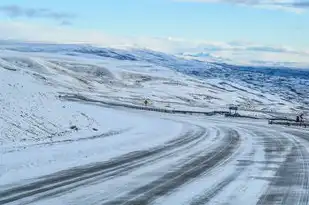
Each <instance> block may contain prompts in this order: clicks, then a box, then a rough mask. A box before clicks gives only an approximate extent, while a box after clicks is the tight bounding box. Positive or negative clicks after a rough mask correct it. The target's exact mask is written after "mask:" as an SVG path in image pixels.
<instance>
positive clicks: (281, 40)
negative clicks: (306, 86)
mask: <svg viewBox="0 0 309 205" xmlns="http://www.w3.org/2000/svg"><path fill="white" fill-rule="evenodd" d="M196 1H199V2H196ZM196 1H194V0H187V1H186V0H185V1H184V0H182V1H180V0H178V1H177V0H87V1H77V0H65V1H64V0H50V1H41V0H2V1H1V2H0V21H1V22H2V23H6V24H9V23H15V22H20V23H22V24H29V25H43V26H50V27H59V25H60V24H63V25H62V26H63V27H68V28H69V29H74V30H83V31H85V30H92V31H94V30H95V31H98V32H102V33H104V34H108V35H111V36H113V35H117V36H131V37H162V38H166V37H174V38H181V39H186V40H188V41H195V40H199V41H207V42H227V43H229V44H230V45H232V44H233V42H250V43H255V44H259V45H272V46H279V47H281V46H288V47H291V48H294V49H302V50H308V49H309V37H308V36H309V12H307V9H308V10H309V4H307V3H308V2H307V3H306V0H304V1H299V0H298V1H296V0H273V1H271V0H261V1H259V0H257V1H255V2H256V3H255V4H252V3H250V2H252V0H251V1H250V0H247V3H246V1H245V0H244V1H242V2H245V3H243V5H239V4H237V2H239V1H236V0H229V1H227V0H204V1H203V0H196ZM210 2H211V3H210ZM225 2H229V3H225ZM233 2H235V3H233ZM259 2H260V3H259ZM263 2H264V3H263ZM265 2H266V3H265ZM267 2H268V3H267ZM269 2H272V3H269ZM273 2H275V4H274V3H273ZM283 2H285V3H283ZM297 2H298V4H297ZM299 2H303V4H299ZM266 4H267V5H266ZM39 9H46V10H43V11H37V10H39Z"/></svg>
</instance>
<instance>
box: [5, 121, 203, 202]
mask: <svg viewBox="0 0 309 205" xmlns="http://www.w3.org/2000/svg"><path fill="white" fill-rule="evenodd" d="M206 134H207V129H205V128H203V127H197V126H195V128H194V129H193V128H192V129H191V130H189V131H188V132H186V133H184V134H182V135H180V136H179V137H177V138H175V139H173V140H171V141H169V142H167V143H166V144H164V145H161V146H158V147H154V148H151V149H149V150H144V151H135V152H131V153H128V154H126V155H122V156H120V157H117V158H114V159H111V160H109V161H107V162H100V163H95V164H91V165H86V166H81V167H75V168H72V169H68V170H64V171H60V172H57V173H54V174H52V175H48V176H44V177H40V178H38V179H36V180H35V181H34V182H32V183H29V184H24V185H19V186H12V187H11V188H9V189H5V190H1V189H0V204H5V203H9V202H13V201H17V200H21V199H24V198H27V197H34V196H36V195H40V194H42V193H46V192H50V191H54V190H56V189H60V188H64V187H65V186H68V185H73V184H74V183H80V182H83V181H84V182H86V181H87V180H91V179H94V178H96V177H99V176H103V178H105V179H106V178H108V176H109V177H113V176H117V175H119V174H121V173H125V172H129V171H132V170H134V169H135V168H137V167H140V166H142V165H144V164H147V163H149V162H150V161H151V160H152V161H154V160H160V159H162V158H164V157H166V156H167V155H171V154H176V153H178V152H181V151H182V148H183V149H185V148H186V147H187V146H190V145H192V144H194V143H197V142H199V141H200V140H202V139H203V140H204V139H205V136H206ZM192 146H193V145H192ZM160 155H161V156H160ZM86 183H88V181H87V182H86ZM80 185H85V184H80ZM77 186H78V185H77ZM73 187H74V186H73ZM73 187H72V188H73ZM72 188H70V189H72ZM56 192H57V191H56ZM48 195H49V196H50V194H48Z"/></svg>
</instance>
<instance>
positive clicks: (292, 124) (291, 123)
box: [268, 118, 309, 127]
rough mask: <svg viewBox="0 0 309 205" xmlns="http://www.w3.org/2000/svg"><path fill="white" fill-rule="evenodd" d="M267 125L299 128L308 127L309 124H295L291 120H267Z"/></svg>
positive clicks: (304, 122)
mask: <svg viewBox="0 0 309 205" xmlns="http://www.w3.org/2000/svg"><path fill="white" fill-rule="evenodd" d="M268 124H276V125H287V126H300V127H309V122H306V121H303V122H296V121H295V120H291V119H279V118H278V119H275V118H273V119H269V120H268Z"/></svg>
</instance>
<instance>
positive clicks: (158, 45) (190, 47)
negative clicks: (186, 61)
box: [0, 21, 309, 65]
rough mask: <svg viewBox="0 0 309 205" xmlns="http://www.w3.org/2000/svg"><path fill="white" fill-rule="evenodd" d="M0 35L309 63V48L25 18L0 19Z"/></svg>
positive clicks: (234, 57) (255, 59)
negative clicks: (134, 33) (115, 31)
mask: <svg viewBox="0 0 309 205" xmlns="http://www.w3.org/2000/svg"><path fill="white" fill-rule="evenodd" d="M0 30H1V32H0V39H4V40H5V39H6V40H8V39H10V40H21V41H36V42H45V43H46V42H47V43H78V44H79V43H83V44H92V45H96V46H103V47H116V46H117V47H119V46H121V47H122V46H128V47H139V48H148V49H152V50H157V51H163V52H168V53H180V52H187V53H199V52H204V53H209V54H211V55H212V56H217V57H221V58H226V59H231V60H232V61H234V62H240V63H245V62H251V61H276V62H278V61H281V62H299V63H306V64H307V65H309V51H306V50H297V49H293V48H290V47H287V46H269V45H258V44H253V43H249V42H231V43H226V42H208V41H197V40H196V41H194V40H186V39H181V38H174V37H167V38H157V37H123V36H115V35H107V34H105V33H103V32H101V31H96V30H78V29H73V28H69V27H61V26H58V27H50V26H46V25H33V24H28V23H24V22H16V21H14V22H10V21H6V22H0Z"/></svg>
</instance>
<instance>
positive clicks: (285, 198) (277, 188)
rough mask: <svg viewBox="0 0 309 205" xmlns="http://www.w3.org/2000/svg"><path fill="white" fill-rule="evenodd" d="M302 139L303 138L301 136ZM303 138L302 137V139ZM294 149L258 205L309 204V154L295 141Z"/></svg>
mask: <svg viewBox="0 0 309 205" xmlns="http://www.w3.org/2000/svg"><path fill="white" fill-rule="evenodd" d="M300 137H301V136H300ZM301 138H302V137H301ZM290 140H292V148H291V150H290V151H289V153H288V155H287V156H286V159H285V161H284V162H283V163H281V164H280V167H279V169H278V170H277V172H276V175H275V176H274V177H273V178H271V179H270V180H271V182H270V185H269V187H268V189H267V190H266V192H265V193H264V194H263V195H262V196H261V197H260V199H259V201H258V203H257V204H260V205H262V204H263V205H264V204H269V205H274V204H282V205H290V204H295V205H305V204H308V203H309V184H308V182H309V173H308V172H309V164H308V158H309V153H308V151H307V150H306V148H305V147H304V146H303V145H302V144H300V142H298V141H296V140H295V139H293V136H291V139H290Z"/></svg>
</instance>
